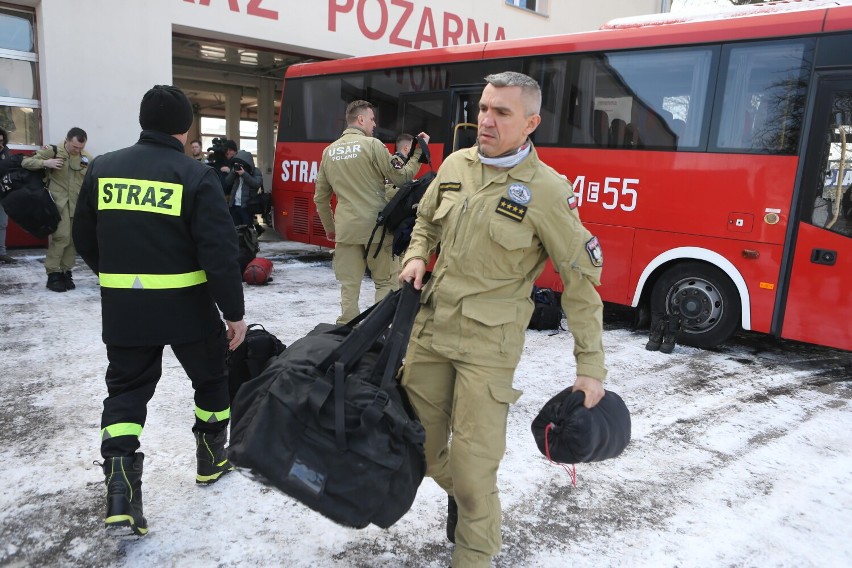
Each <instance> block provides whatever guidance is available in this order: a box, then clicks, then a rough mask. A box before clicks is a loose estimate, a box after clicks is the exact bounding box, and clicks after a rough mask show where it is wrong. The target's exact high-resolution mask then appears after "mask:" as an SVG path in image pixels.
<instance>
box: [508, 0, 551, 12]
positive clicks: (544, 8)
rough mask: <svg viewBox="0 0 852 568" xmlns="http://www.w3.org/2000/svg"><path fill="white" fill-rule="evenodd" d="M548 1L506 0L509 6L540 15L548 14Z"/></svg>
mask: <svg viewBox="0 0 852 568" xmlns="http://www.w3.org/2000/svg"><path fill="white" fill-rule="evenodd" d="M548 2H549V0H506V4H508V5H510V6H515V7H517V8H523V9H524V10H529V11H530V12H535V13H536V14H541V15H542V16H546V15H547V14H548Z"/></svg>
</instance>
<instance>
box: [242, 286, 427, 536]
mask: <svg viewBox="0 0 852 568" xmlns="http://www.w3.org/2000/svg"><path fill="white" fill-rule="evenodd" d="M419 301H420V298H419V292H417V291H416V290H414V288H413V287H412V286H411V284H408V283H406V284H405V285H403V287H402V288H401V289H400V290H397V291H395V292H392V293H390V294H388V295H387V296H386V297H385V298H384V299H383V300H382V301H381V302H379V303H378V304H376V305H374V306H373V307H372V308H369V309H368V310H366V311H365V312H364V313H362V314H361V315H359V316H358V317H356V318H355V319H354V320H352V321H351V322H349V323H347V324H345V325H330V324H320V325H318V326H317V327H316V328H315V329H314V330H313V331H311V332H310V333H309V334H308V335H307V336H305V337H303V338H301V339H299V340H297V341H295V342H294V343H293V344H292V345H290V346H289V347H288V348H287V349H286V350H284V352H283V353H281V355H279V356H278V357H276V358H274V359H273V360H272V361H271V362H270V363H269V365H268V366H267V367H266V369H264V371H263V372H262V373H261V374H260V376H259V377H257V378H256V379H254V380H252V381H249V382H248V383H246V384H245V385H243V386H242V387H241V388H240V390H239V392H238V393H237V397H236V400H234V404H233V406H232V408H231V445H230V447H229V450H228V458H229V459H230V460H231V462H232V463H234V464H235V465H236V466H237V467H239V468H245V469H248V470H251V475H252V476H253V477H254V478H256V479H257V480H259V481H261V482H263V483H265V484H268V485H272V486H273V487H275V488H277V489H279V490H281V491H283V492H284V493H286V494H287V495H290V496H291V497H293V498H295V499H297V500H299V501H301V502H302V503H303V504H305V505H307V506H308V507H310V508H311V509H313V510H315V511H317V512H319V513H321V514H323V515H325V516H326V517H328V518H329V519H331V520H332V521H335V522H337V523H340V524H342V525H345V526H348V527H355V528H364V527H366V526H367V525H369V524H370V523H373V524H375V525H377V526H379V527H382V528H387V527H389V526H391V525H392V524H394V523H395V522H396V521H397V520H399V519H400V518H401V517H402V516H403V515H404V514H405V513H406V512H407V511H408V510H409V508H411V504H412V503H413V502H414V497H415V495H416V494H417V488H418V487H419V486H420V483H421V481H422V480H423V475H424V474H425V472H426V460H425V456H424V453H423V442H424V439H425V434H424V431H423V426H422V425H421V424H420V422H419V421H418V420H417V418H416V417H415V415H414V412H413V410H412V409H411V407H410V405H409V404H408V401H407V399H406V398H405V394H404V392H403V391H402V389H401V387H400V386H399V385H398V384H397V381H396V375H397V373H398V371H399V368H400V365H401V362H402V358H403V355H404V353H405V348H406V345H407V343H408V337H409V335H410V333H411V325H412V323H413V321H414V315H415V313H416V312H417V308H418V307H419Z"/></svg>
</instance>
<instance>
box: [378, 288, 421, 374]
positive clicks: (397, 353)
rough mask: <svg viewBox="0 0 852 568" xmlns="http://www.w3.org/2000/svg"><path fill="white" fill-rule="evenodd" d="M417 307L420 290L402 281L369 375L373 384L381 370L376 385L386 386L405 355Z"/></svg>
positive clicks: (418, 306)
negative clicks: (394, 309)
mask: <svg viewBox="0 0 852 568" xmlns="http://www.w3.org/2000/svg"><path fill="white" fill-rule="evenodd" d="M419 308H420V291H419V290H415V289H414V285H413V284H411V282H403V284H402V288H400V290H399V304H398V305H397V307H396V313H395V314H394V318H393V322H392V323H391V328H390V331H389V332H388V336H387V339H386V341H385V345H384V347H382V351H381V352H380V353H379V358H378V360H377V361H376V368H375V370H374V371H373V375H372V377H371V379H372V380H371V382H373V383H374V384H375V383H376V381H375V379H376V378H377V377H378V376H379V373H380V372H381V381H379V382H378V385H379V387H380V388H382V389H385V388H388V387H389V386H390V385H391V383H392V381H393V378H394V375H395V374H396V370H397V369H398V368H399V365H400V363H402V359H403V357H405V348H406V347H407V346H408V339H409V337H410V336H411V327H412V325H413V324H414V317H415V316H416V315H417V310H418V309H419Z"/></svg>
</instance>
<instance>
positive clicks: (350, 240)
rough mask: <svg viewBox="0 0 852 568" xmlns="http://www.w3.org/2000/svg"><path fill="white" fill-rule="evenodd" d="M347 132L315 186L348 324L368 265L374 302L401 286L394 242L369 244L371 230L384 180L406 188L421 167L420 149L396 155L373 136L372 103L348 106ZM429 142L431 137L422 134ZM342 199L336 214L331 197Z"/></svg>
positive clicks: (326, 153) (382, 200) (329, 151)
mask: <svg viewBox="0 0 852 568" xmlns="http://www.w3.org/2000/svg"><path fill="white" fill-rule="evenodd" d="M346 124H347V127H346V130H344V131H343V134H342V135H341V136H340V138H339V139H338V140H336V141H335V142H332V143H331V145H330V146H328V147H327V148H326V149H325V150H323V154H322V161H321V162H320V167H319V172H318V174H317V181H316V187H315V190H314V203H316V207H317V214H318V215H319V217H320V219H321V220H322V226H323V228H324V229H325V234H326V236H327V237H328V240H330V241H333V242H334V243H335V244H334V257H333V260H332V266H333V268H334V276H335V278H337V281H338V282H340V305H341V308H342V313H341V314H340V317H339V318H337V323H346V322H348V321H349V320H351V319H353V318H354V317H355V316H357V315H358V314H359V313H360V311H361V310H360V309H359V308H358V298H359V297H360V295H361V281H362V280H363V278H364V271H365V269H367V268H369V269H370V276H371V277H372V279H373V282H374V283H375V285H376V296H375V301H376V302H378V301H379V300H381V299H382V298H384V297H385V296H387V295H388V294H389V293H390V292H392V291H394V290H396V289H397V288H399V283H398V282H397V275H398V274H399V263H398V262H395V261H394V259H393V242H392V239H387V241H386V242H385V243H383V244H382V245H381V249H380V250H378V251H377V250H376V249H377V248H379V244H378V243H376V244H373V245H370V250H369V251H368V250H367V243H368V242H369V241H370V233H371V232H372V230H373V227H374V226H375V224H376V217H377V215H378V214H379V213H380V212H381V211H382V209H384V207H385V205H386V204H387V197H386V195H385V181H386V180H387V181H388V182H390V183H392V184H394V185H396V186H401V185H403V184H404V183H407V182H409V181H411V179H412V178H413V177H414V176H415V175H416V174H417V171H418V170H419V169H420V163H419V160H420V157H421V150H420V147H419V146H417V148H416V149H415V151H414V154H413V156H412V157H411V159H410V160H409V159H408V158H407V157H400V156H397V155H391V153H390V152H389V151H388V149H387V147H386V146H385V145H384V144H383V143H382V142H381V140H379V139H378V138H374V137H373V130H374V129H375V128H376V116H375V111H374V110H373V105H372V104H370V103H369V102H367V101H353V102H351V103H349V105H347V107H346ZM418 136H419V137H420V138H423V140H424V141H425V142H429V135H428V134H426V133H425V132H421V133H420V134H419V135H418ZM332 194H334V195H335V196H336V197H337V208H336V209H335V210H334V213H333V214H332V211H331V197H332Z"/></svg>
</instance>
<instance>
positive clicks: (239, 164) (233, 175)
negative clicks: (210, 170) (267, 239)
mask: <svg viewBox="0 0 852 568" xmlns="http://www.w3.org/2000/svg"><path fill="white" fill-rule="evenodd" d="M261 191H263V174H262V173H261V171H260V168H256V167H254V159H253V158H252V157H251V154H249V153H248V152H246V151H245V150H240V151H238V152H235V153H234V156H233V158H231V161H230V167H229V168H228V174H227V175H226V176H225V194H226V195H227V196H228V207H229V209H230V211H231V218H232V219H233V220H234V225H249V226H253V225H256V223H255V218H254V216H255V213H257V209H258V207H259V206H260V201H261V196H260V192H261ZM255 229H257V234H258V235H259V234H261V233H262V232H263V228H262V227H260V225H257V226H255Z"/></svg>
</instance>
